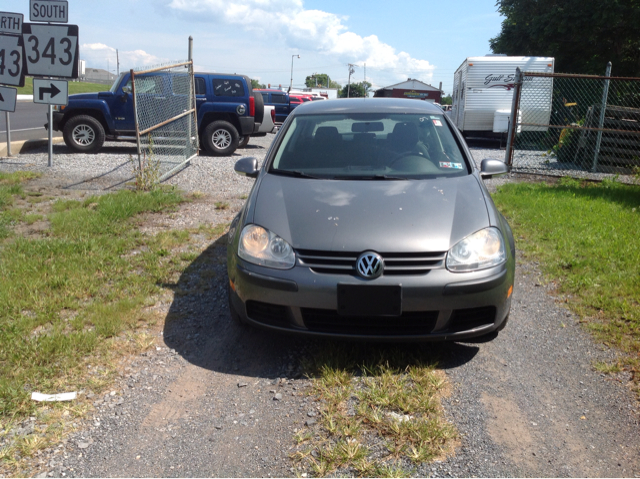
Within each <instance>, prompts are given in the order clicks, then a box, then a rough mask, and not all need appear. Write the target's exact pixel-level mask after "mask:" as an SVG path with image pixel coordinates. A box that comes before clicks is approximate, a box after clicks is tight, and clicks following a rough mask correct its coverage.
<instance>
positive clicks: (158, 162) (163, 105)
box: [131, 61, 198, 183]
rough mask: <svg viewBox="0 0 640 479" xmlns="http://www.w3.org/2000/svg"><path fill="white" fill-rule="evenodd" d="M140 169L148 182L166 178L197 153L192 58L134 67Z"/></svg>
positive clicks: (132, 71) (133, 88) (133, 77)
mask: <svg viewBox="0 0 640 479" xmlns="http://www.w3.org/2000/svg"><path fill="white" fill-rule="evenodd" d="M131 78H132V79H133V87H132V93H133V98H134V102H133V103H134V111H135V119H136V137H137V142H138V165H137V166H138V169H139V172H140V173H139V174H140V175H141V176H142V177H143V178H142V179H143V182H145V183H155V182H159V181H162V180H164V179H165V178H167V177H168V176H170V175H172V174H174V173H175V172H176V171H178V170H179V169H181V168H183V167H184V166H186V165H188V164H189V162H190V161H191V159H193V158H194V157H195V156H197V154H198V128H197V118H196V106H195V86H194V77H193V62H191V61H187V62H181V63H174V64H171V65H164V66H158V67H156V68H146V69H143V70H131Z"/></svg>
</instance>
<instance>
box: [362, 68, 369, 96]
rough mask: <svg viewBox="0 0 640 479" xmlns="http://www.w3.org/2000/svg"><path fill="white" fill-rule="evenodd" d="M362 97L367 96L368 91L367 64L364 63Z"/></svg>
mask: <svg viewBox="0 0 640 479" xmlns="http://www.w3.org/2000/svg"><path fill="white" fill-rule="evenodd" d="M363 86H364V97H365V98H367V96H369V95H368V93H367V64H366V63H365V64H364V85H363Z"/></svg>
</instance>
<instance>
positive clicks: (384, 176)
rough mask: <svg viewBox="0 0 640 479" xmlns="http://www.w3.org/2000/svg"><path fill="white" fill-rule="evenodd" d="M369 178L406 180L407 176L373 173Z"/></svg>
mask: <svg viewBox="0 0 640 479" xmlns="http://www.w3.org/2000/svg"><path fill="white" fill-rule="evenodd" d="M371 179H372V180H408V179H409V178H404V177H402V176H393V175H373V176H372V177H371Z"/></svg>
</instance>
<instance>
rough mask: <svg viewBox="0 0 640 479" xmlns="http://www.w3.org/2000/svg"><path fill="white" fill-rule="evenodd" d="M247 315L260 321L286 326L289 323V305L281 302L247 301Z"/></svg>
mask: <svg viewBox="0 0 640 479" xmlns="http://www.w3.org/2000/svg"><path fill="white" fill-rule="evenodd" d="M247 316H249V319H253V320H254V321H257V322H259V323H263V324H269V325H271V326H280V327H283V328H286V327H287V326H288V325H289V318H288V317H287V307H286V306H280V305H279V304H269V303H261V302H259V301H247Z"/></svg>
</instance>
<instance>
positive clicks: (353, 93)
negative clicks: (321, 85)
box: [338, 81, 371, 98]
mask: <svg viewBox="0 0 640 479" xmlns="http://www.w3.org/2000/svg"><path fill="white" fill-rule="evenodd" d="M370 91H371V83H369V82H368V81H361V82H360V83H352V84H351V87H349V85H345V86H344V87H342V90H340V92H338V96H339V97H340V98H347V94H348V95H349V98H363V97H366V96H368V94H369V92H370Z"/></svg>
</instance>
